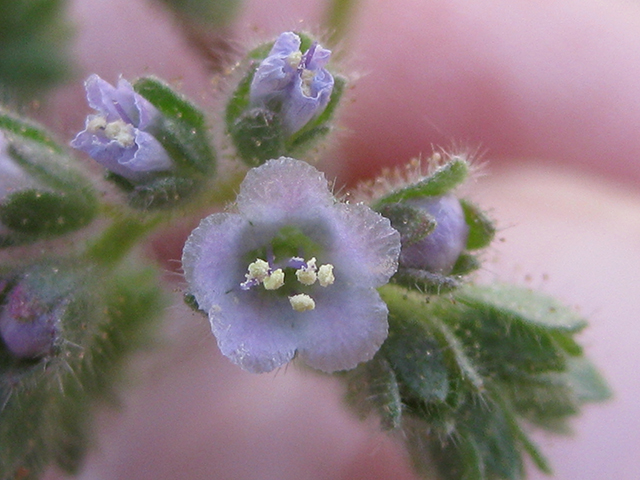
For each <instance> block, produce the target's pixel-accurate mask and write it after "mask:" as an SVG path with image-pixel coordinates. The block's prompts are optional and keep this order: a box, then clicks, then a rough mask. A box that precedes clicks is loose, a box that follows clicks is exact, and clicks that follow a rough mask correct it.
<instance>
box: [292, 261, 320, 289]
mask: <svg viewBox="0 0 640 480" xmlns="http://www.w3.org/2000/svg"><path fill="white" fill-rule="evenodd" d="M317 270H318V267H316V259H315V257H313V258H312V259H311V260H309V261H308V262H307V264H306V266H302V267H301V268H300V269H298V270H296V278H297V279H298V281H299V282H300V283H302V284H303V285H313V284H314V283H316V279H317V278H318V276H317V275H316V271H317Z"/></svg>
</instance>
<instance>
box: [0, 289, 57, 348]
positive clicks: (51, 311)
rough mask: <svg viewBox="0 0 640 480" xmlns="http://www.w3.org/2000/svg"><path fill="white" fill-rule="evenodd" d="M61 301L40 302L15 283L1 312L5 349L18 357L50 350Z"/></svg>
mask: <svg viewBox="0 0 640 480" xmlns="http://www.w3.org/2000/svg"><path fill="white" fill-rule="evenodd" d="M63 310H64V306H63V304H60V303H57V304H56V305H54V306H49V305H45V304H43V303H42V302H41V301H40V299H39V297H38V296H37V295H35V294H34V293H33V292H32V291H30V289H29V288H28V287H25V286H24V285H22V284H18V285H16V286H15V287H13V288H12V289H11V290H10V291H9V293H8V294H7V296H6V299H5V303H4V305H3V306H2V310H1V311H0V336H2V340H3V342H4V345H5V346H6V348H7V349H8V350H9V352H11V353H12V354H13V355H14V356H15V357H17V358H21V359H28V358H37V357H41V356H44V355H48V354H50V353H51V352H52V349H53V347H54V344H55V341H56V335H57V323H58V320H59V318H60V316H61V314H62V311H63Z"/></svg>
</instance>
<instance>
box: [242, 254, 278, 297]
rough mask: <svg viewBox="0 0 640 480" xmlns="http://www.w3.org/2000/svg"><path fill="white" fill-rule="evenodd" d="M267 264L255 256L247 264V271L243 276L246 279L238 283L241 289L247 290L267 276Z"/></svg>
mask: <svg viewBox="0 0 640 480" xmlns="http://www.w3.org/2000/svg"><path fill="white" fill-rule="evenodd" d="M270 270H271V269H270V267H269V264H268V263H267V262H265V261H264V260H261V259H260V258H257V259H256V261H255V262H252V263H250V264H249V267H248V268H247V272H248V273H246V274H245V275H244V276H245V278H246V279H247V280H246V281H244V282H242V283H241V284H240V288H241V289H242V290H249V289H250V288H252V287H255V286H256V285H259V284H260V282H262V281H263V280H264V279H265V278H267V276H268V275H269V271H270Z"/></svg>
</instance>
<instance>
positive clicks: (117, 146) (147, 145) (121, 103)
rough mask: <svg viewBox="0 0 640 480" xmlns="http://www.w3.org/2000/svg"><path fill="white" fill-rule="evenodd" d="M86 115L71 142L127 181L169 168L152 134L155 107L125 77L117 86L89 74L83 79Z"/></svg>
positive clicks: (170, 166)
mask: <svg viewBox="0 0 640 480" xmlns="http://www.w3.org/2000/svg"><path fill="white" fill-rule="evenodd" d="M85 89H86V91H87V101H88V102H89V106H90V107H91V108H93V109H94V110H96V111H97V112H98V113H97V114H95V115H89V116H88V117H87V120H86V123H85V129H84V130H83V131H81V132H80V133H78V135H76V137H75V138H74V139H73V140H72V142H71V146H72V147H74V148H77V149H78V150H82V151H84V152H86V153H88V154H89V156H90V157H91V158H93V159H94V160H96V161H97V162H98V163H100V164H101V165H102V166H104V167H105V168H107V169H108V170H109V171H111V172H113V173H115V174H117V175H120V176H122V177H124V178H126V179H128V180H131V181H134V182H135V181H138V180H140V179H144V178H145V177H146V176H148V175H149V173H152V172H159V171H165V170H169V169H171V168H172V161H171V159H170V158H169V155H168V154H167V152H166V151H165V149H164V148H163V147H162V145H161V144H160V142H159V141H158V139H157V138H156V137H155V136H154V130H155V127H156V122H157V121H158V119H159V118H160V113H159V112H158V110H157V109H156V108H155V107H154V106H153V105H151V103H149V101H147V100H146V99H145V98H143V97H142V96H141V95H139V94H138V93H136V92H135V91H134V90H133V87H132V86H131V84H130V83H129V82H127V81H126V80H125V79H123V78H120V80H119V81H118V85H117V87H114V86H113V85H111V84H109V83H108V82H106V81H105V80H103V79H101V78H100V77H99V76H98V75H95V74H94V75H91V76H90V77H89V78H88V79H87V80H86V82H85Z"/></svg>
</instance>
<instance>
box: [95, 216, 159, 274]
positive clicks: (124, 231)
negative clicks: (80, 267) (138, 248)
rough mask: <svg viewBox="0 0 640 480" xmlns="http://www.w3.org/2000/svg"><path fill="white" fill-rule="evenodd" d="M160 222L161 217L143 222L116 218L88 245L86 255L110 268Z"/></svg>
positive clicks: (134, 219)
mask: <svg viewBox="0 0 640 480" xmlns="http://www.w3.org/2000/svg"><path fill="white" fill-rule="evenodd" d="M161 221H162V216H161V215H154V216H151V217H150V218H147V219H144V220H143V219H140V218H136V217H133V216H125V215H121V216H118V217H116V218H115V219H114V220H113V223H112V224H111V225H109V227H107V229H106V230H104V231H103V232H102V235H100V236H99V237H98V238H96V239H94V240H93V241H92V242H90V243H89V245H88V247H87V251H86V255H87V256H88V257H89V258H90V259H91V260H93V261H95V262H97V263H99V264H101V265H105V266H112V265H114V264H116V263H117V262H119V261H120V260H122V259H123V258H124V257H125V255H126V254H127V253H129V251H130V250H131V249H132V248H133V247H134V246H135V245H137V244H138V241H139V240H140V239H141V238H142V237H144V236H146V235H147V234H148V233H149V232H151V231H152V230H153V229H154V228H155V227H157V226H158V224H160V223H161Z"/></svg>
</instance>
